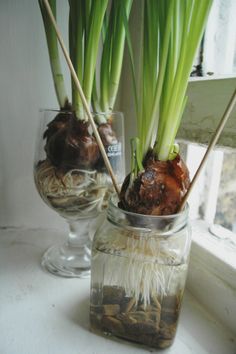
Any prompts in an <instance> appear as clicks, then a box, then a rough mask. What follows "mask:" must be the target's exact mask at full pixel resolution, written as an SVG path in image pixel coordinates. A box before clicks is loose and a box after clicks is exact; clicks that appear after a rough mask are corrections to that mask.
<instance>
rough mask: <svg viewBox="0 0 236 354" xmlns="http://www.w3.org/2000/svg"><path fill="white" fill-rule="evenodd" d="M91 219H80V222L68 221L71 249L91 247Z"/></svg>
mask: <svg viewBox="0 0 236 354" xmlns="http://www.w3.org/2000/svg"><path fill="white" fill-rule="evenodd" d="M90 223H91V219H80V220H79V221H68V224H69V230H70V231H69V237H68V240H67V243H68V246H69V247H85V246H88V247H90V243H91V242H90V240H89V228H90Z"/></svg>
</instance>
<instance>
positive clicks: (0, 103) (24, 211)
mask: <svg viewBox="0 0 236 354" xmlns="http://www.w3.org/2000/svg"><path fill="white" fill-rule="evenodd" d="M60 5H61V6H62V7H63V9H62V10H63V11H62V12H61V13H63V12H64V14H65V13H66V10H67V1H60ZM65 18H66V15H65ZM66 25H67V23H65V25H64V26H63V27H64V29H65V26H66ZM41 107H47V108H51V107H55V108H57V107H58V106H57V102H56V98H55V94H54V90H53V83H52V79H51V72H50V67H49V60H48V54H47V48H46V41H45V35H44V29H43V26H42V20H41V14H40V10H39V7H38V2H37V1H36V0H34V1H31V0H21V1H19V0H1V1H0V227H4V226H27V227H61V226H62V227H64V222H63V220H61V219H60V217H59V216H57V214H56V213H54V212H53V211H51V210H50V209H49V208H48V207H47V206H46V205H45V204H44V203H43V202H42V201H41V199H40V197H39V196H38V194H37V191H36V189H35V187H34V182H33V172H32V171H33V156H34V145H35V137H36V131H37V125H38V110H39V108H41Z"/></svg>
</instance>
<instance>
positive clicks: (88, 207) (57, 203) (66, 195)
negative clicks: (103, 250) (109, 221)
mask: <svg viewBox="0 0 236 354" xmlns="http://www.w3.org/2000/svg"><path fill="white" fill-rule="evenodd" d="M93 117H94V120H95V121H96V122H97V126H98V130H99V133H100V136H101V139H102V141H103V144H104V147H105V149H106V152H107V156H108V158H109V160H110V162H111V165H112V167H113V171H114V173H115V175H116V178H117V182H118V183H119V184H120V183H122V181H123V179H124V173H125V171H124V170H125V168H124V134H123V115H122V113H120V112H115V113H109V114H105V113H95V114H93ZM34 180H35V185H36V188H37V190H38V192H39V194H40V196H41V198H42V199H43V201H44V202H45V203H46V204H47V205H48V206H49V207H50V208H52V209H53V210H54V211H56V212H57V213H58V214H59V215H60V216H62V217H63V218H64V219H65V220H66V221H67V223H68V225H69V235H68V238H67V240H66V242H65V243H64V244H59V245H58V244H57V245H53V246H51V247H50V248H49V249H48V250H47V251H46V252H45V254H44V255H43V259H42V265H43V267H44V268H46V269H47V270H48V271H49V272H51V273H53V274H55V275H58V276H63V277H78V278H85V277H88V276H89V275H90V255H91V251H90V243H91V240H90V237H89V232H90V228H91V225H92V224H93V221H95V219H96V218H97V217H98V216H99V215H101V214H102V213H103V211H104V209H106V207H107V204H108V199H109V196H110V194H111V193H113V192H114V189H113V185H112V181H111V178H110V176H109V174H108V172H107V170H106V167H105V165H104V162H103V159H102V157H101V154H100V151H99V148H98V145H97V143H96V140H95V138H94V135H93V132H92V129H91V127H90V125H89V124H88V122H85V121H80V120H78V119H77V118H76V117H75V115H74V113H73V112H70V111H56V110H42V111H40V127H39V132H38V136H37V143H36V150H35V161H34Z"/></svg>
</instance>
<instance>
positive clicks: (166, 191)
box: [119, 152, 190, 215]
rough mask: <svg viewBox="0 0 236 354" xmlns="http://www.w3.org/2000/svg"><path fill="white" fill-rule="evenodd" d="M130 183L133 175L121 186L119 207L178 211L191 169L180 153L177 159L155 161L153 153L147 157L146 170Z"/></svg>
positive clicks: (159, 212) (148, 211)
mask: <svg viewBox="0 0 236 354" xmlns="http://www.w3.org/2000/svg"><path fill="white" fill-rule="evenodd" d="M129 185H130V174H129V175H128V176H127V177H126V178H125V181H124V183H123V185H122V188H121V194H120V200H121V201H120V204H119V206H120V207H121V208H122V209H124V210H127V211H130V212H134V213H138V214H144V215H171V214H175V213H176V212H178V209H179V207H180V205H181V202H182V200H183V197H184V195H185V194H186V192H187V190H188V188H189V185H190V179H189V172H188V168H187V166H186V165H185V163H184V161H183V160H182V159H181V157H180V155H177V156H176V158H175V159H174V160H169V161H159V160H156V159H155V157H154V155H153V154H152V152H149V153H148V154H147V157H146V159H145V160H144V171H143V172H141V173H139V175H138V176H137V178H136V179H135V180H134V181H133V183H132V185H131V187H130V186H129Z"/></svg>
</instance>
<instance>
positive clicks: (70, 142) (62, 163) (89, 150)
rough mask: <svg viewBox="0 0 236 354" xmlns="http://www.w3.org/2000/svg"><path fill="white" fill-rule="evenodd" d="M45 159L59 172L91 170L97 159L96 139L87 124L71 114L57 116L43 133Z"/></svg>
mask: <svg viewBox="0 0 236 354" xmlns="http://www.w3.org/2000/svg"><path fill="white" fill-rule="evenodd" d="M44 138H46V145H45V151H46V154H47V158H48V159H49V160H50V161H51V163H52V164H53V165H54V166H55V167H57V168H58V169H59V170H61V171H63V172H66V171H68V170H70V169H73V168H75V169H76V168H77V169H93V168H94V166H95V164H96V163H97V161H98V159H99V155H100V153H99V148H98V145H97V142H96V139H95V138H94V136H93V135H91V134H90V133H89V124H88V123H87V122H84V121H81V120H78V119H77V118H76V117H75V115H74V114H73V113H71V112H70V113H68V115H66V114H60V113H59V114H58V115H57V116H56V118H55V119H54V120H53V121H52V122H50V123H49V124H48V128H47V130H46V131H45V133H44Z"/></svg>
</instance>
